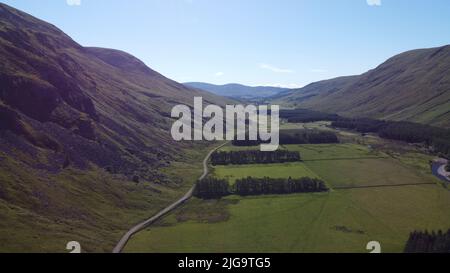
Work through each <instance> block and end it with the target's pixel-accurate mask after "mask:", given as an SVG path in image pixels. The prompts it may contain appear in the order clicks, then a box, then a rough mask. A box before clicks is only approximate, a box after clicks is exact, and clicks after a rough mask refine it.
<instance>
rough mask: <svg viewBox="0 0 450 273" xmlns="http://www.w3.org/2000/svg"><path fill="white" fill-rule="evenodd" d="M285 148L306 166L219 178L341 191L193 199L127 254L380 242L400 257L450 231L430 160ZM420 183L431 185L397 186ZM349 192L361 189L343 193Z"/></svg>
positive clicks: (323, 248) (229, 171)
mask: <svg viewBox="0 0 450 273" xmlns="http://www.w3.org/2000/svg"><path fill="white" fill-rule="evenodd" d="M283 148H284V149H288V150H297V151H300V152H301V154H302V158H303V160H304V161H303V162H300V163H288V164H270V165H244V166H218V167H215V168H214V171H213V175H214V176H217V177H221V178H227V179H229V180H230V181H231V182H233V181H234V180H235V179H238V178H241V177H246V176H255V177H264V176H270V177H279V178H281V177H289V176H292V177H302V176H310V177H320V178H322V179H324V180H325V181H326V182H327V184H328V185H329V186H331V187H332V188H334V189H333V190H332V191H331V192H329V193H323V194H294V195H287V196H264V197H247V198H241V197H237V196H232V197H229V198H226V199H224V200H221V201H202V200H199V199H193V200H191V201H190V202H188V204H186V205H185V207H182V208H180V209H178V210H177V211H175V212H174V213H172V214H170V215H169V216H167V217H166V218H165V219H163V220H161V221H160V222H159V223H158V224H157V225H156V226H153V227H151V228H150V229H148V230H145V231H143V232H141V233H139V234H137V235H136V236H135V237H134V238H133V239H132V240H131V241H130V242H129V244H128V246H127V247H126V249H125V250H126V251H127V252H367V251H366V249H365V247H366V244H367V243H368V242H369V241H373V240H375V241H379V242H380V243H381V245H382V248H383V251H384V252H401V251H402V250H403V247H404V245H405V242H406V240H407V238H408V236H409V233H410V232H411V231H413V230H423V229H428V230H438V229H442V230H447V229H448V228H449V227H450V216H449V211H450V192H449V191H448V190H447V189H445V188H444V187H442V186H441V185H440V184H439V183H438V180H437V179H436V178H434V177H433V176H432V175H431V173H430V170H429V165H428V161H429V160H430V159H431V158H432V157H431V156H428V155H424V154H421V153H417V152H409V153H403V154H400V153H395V154H394V153H390V154H388V153H385V152H384V151H375V150H373V149H372V148H371V147H369V146H367V145H357V144H333V145H288V146H284V147H283ZM224 149H228V150H229V149H240V148H237V147H232V148H230V146H228V147H224ZM247 149H248V148H247ZM420 183H430V185H411V186H396V187H392V185H399V184H420ZM379 185H380V186H382V187H374V188H364V187H367V186H379ZM342 186H344V187H356V188H354V189H338V188H339V187H342ZM360 187H363V188H360Z"/></svg>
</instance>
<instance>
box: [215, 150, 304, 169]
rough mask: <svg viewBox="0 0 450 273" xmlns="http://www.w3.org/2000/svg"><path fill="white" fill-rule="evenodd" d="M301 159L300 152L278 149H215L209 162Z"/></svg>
mask: <svg viewBox="0 0 450 273" xmlns="http://www.w3.org/2000/svg"><path fill="white" fill-rule="evenodd" d="M298 161H301V157H300V153H299V152H295V151H286V150H278V151H274V152H261V151H256V150H255V151H250V150H249V151H230V152H225V151H217V152H214V153H213V154H212V155H211V163H212V164H213V165H214V166H216V165H243V164H273V163H285V162H298Z"/></svg>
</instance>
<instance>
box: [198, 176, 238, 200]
mask: <svg viewBox="0 0 450 273" xmlns="http://www.w3.org/2000/svg"><path fill="white" fill-rule="evenodd" d="M230 194H231V191H230V189H229V183H228V181H227V180H225V179H217V178H214V177H207V178H205V179H202V180H200V181H198V182H197V185H196V186H195V190H194V196H195V197H198V198H202V199H220V198H221V197H223V196H227V195H230Z"/></svg>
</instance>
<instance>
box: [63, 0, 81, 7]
mask: <svg viewBox="0 0 450 273" xmlns="http://www.w3.org/2000/svg"><path fill="white" fill-rule="evenodd" d="M66 3H67V5H69V6H81V0H66Z"/></svg>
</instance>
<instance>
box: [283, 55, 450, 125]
mask: <svg viewBox="0 0 450 273" xmlns="http://www.w3.org/2000/svg"><path fill="white" fill-rule="evenodd" d="M274 100H275V102H278V103H281V104H286V105H290V106H294V107H299V108H310V109H316V110H321V111H327V112H334V113H338V114H342V115H347V116H357V117H373V118H381V119H389V120H408V121H415V122H421V123H427V124H433V125H437V126H444V127H450V46H444V47H439V48H431V49H419V50H413V51H408V52H405V53H402V54H399V55H397V56H395V57H393V58H391V59H389V60H387V61H386V62H385V63H383V64H382V65H380V66H379V67H377V68H376V69H374V70H371V71H369V72H367V73H364V74H362V75H360V76H352V77H343V78H337V79H331V80H327V81H322V82H318V83H313V84H311V85H308V86H306V87H304V88H302V89H298V90H293V91H290V92H288V93H286V94H283V96H281V97H276V98H274Z"/></svg>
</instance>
